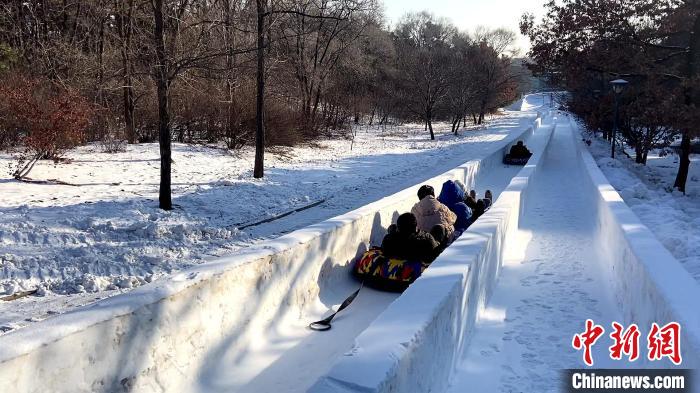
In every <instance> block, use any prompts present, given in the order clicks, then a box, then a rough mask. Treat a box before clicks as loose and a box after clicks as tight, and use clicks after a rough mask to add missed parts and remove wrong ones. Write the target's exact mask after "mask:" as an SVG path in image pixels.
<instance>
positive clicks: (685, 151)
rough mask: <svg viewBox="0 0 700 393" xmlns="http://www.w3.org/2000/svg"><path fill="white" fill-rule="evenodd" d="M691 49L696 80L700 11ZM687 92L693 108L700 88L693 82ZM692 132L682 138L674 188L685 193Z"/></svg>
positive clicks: (699, 67) (699, 59)
mask: <svg viewBox="0 0 700 393" xmlns="http://www.w3.org/2000/svg"><path fill="white" fill-rule="evenodd" d="M689 49H690V50H689V51H688V73H689V75H688V76H689V77H690V78H689V79H690V80H691V81H692V80H696V79H697V78H698V77H700V13H697V15H696V16H695V22H694V23H693V31H692V32H691V34H690V48H689ZM688 90H689V92H688V94H687V96H686V97H687V98H686V100H687V103H688V107H691V108H692V105H693V104H698V103H699V102H700V97H699V96H700V90H699V89H698V88H697V87H696V86H695V85H694V84H693V83H689V87H688ZM690 139H691V138H690V132H689V131H688V130H686V131H685V132H684V133H683V139H682V140H681V152H680V163H679V165H678V173H677V174H676V181H675V182H674V184H673V187H674V188H677V189H678V190H679V191H681V192H683V193H685V185H686V182H687V181H688V172H690Z"/></svg>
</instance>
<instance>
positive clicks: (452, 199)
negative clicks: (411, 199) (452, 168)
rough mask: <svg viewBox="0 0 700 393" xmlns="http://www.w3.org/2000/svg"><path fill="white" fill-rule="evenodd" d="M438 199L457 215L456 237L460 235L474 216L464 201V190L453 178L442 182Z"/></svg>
mask: <svg viewBox="0 0 700 393" xmlns="http://www.w3.org/2000/svg"><path fill="white" fill-rule="evenodd" d="M438 201H440V202H441V203H442V204H444V205H445V206H447V208H448V209H450V210H452V212H453V213H455V214H456V215H457V221H456V222H455V224H454V227H455V237H457V236H459V235H460V234H461V233H462V232H464V231H465V230H466V229H467V228H468V227H469V224H470V223H471V221H470V219H471V216H472V211H471V209H470V208H469V207H467V205H466V204H465V203H464V190H463V189H462V188H461V187H459V185H457V184H456V183H455V182H453V181H452V180H448V181H446V182H445V183H443V184H442V190H441V191H440V196H438Z"/></svg>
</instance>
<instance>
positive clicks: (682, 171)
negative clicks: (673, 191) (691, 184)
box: [673, 132, 690, 193]
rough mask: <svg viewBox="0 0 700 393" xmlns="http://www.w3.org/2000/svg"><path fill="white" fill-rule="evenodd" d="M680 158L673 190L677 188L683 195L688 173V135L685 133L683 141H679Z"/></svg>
mask: <svg viewBox="0 0 700 393" xmlns="http://www.w3.org/2000/svg"><path fill="white" fill-rule="evenodd" d="M680 158H681V159H680V163H679V164H678V173H677V174H676V181H675V182H674V183H673V188H677V189H678V191H680V192H683V193H685V185H686V182H687V181H688V172H689V171H690V134H689V133H687V132H685V133H683V139H681V151H680Z"/></svg>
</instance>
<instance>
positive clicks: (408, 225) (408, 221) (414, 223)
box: [396, 213, 418, 234]
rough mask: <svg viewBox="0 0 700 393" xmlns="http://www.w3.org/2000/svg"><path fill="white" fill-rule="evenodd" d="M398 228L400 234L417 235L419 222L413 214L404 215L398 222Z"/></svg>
mask: <svg viewBox="0 0 700 393" xmlns="http://www.w3.org/2000/svg"><path fill="white" fill-rule="evenodd" d="M396 226H397V227H398V230H399V233H403V234H410V233H416V231H417V230H418V220H416V216H414V215H413V213H404V214H402V215H400V216H399V218H398V219H397V220H396Z"/></svg>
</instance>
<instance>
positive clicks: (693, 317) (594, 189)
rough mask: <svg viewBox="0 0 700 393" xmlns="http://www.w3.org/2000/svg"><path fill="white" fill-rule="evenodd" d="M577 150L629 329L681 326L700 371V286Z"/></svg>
mask: <svg viewBox="0 0 700 393" xmlns="http://www.w3.org/2000/svg"><path fill="white" fill-rule="evenodd" d="M572 123H573V122H572ZM572 126H573V127H576V125H575V124H572ZM577 135H578V134H577ZM577 145H578V147H579V148H578V151H577V154H578V155H579V158H580V159H579V163H580V165H582V167H583V169H584V171H583V172H584V173H585V174H587V175H588V176H587V177H586V178H585V179H583V182H584V183H585V185H586V186H587V187H588V188H589V189H590V190H589V192H587V193H586V194H587V195H590V197H591V198H592V201H591V203H593V204H594V205H595V206H596V211H597V217H596V218H597V225H598V231H597V236H596V243H597V244H599V245H600V252H601V253H602V257H601V258H600V259H601V260H602V261H605V262H606V264H605V265H604V266H602V268H603V270H604V271H605V273H606V275H607V279H608V280H609V282H610V285H611V288H613V293H614V296H615V300H616V302H617V305H618V307H619V308H620V311H621V312H622V315H623V316H624V318H625V320H624V324H625V325H628V324H631V323H636V324H637V325H638V326H639V327H640V329H642V330H643V331H645V330H647V329H649V328H650V327H651V324H652V322H656V323H659V324H665V323H668V322H672V321H677V322H679V323H680V324H681V327H682V338H681V344H682V350H683V366H684V367H685V368H698V367H700V308H698V304H697V302H698V299H700V286H698V283H697V281H696V280H694V279H693V277H691V276H690V274H688V272H687V271H686V270H685V269H684V268H683V266H682V265H681V263H680V262H679V261H678V260H677V259H675V258H674V257H673V256H672V255H671V253H670V252H669V251H668V250H667V249H666V248H665V247H664V246H663V245H662V244H661V243H660V242H659V240H658V239H657V238H656V237H655V236H654V234H653V233H652V232H651V231H650V230H649V228H648V227H646V226H645V225H644V224H642V222H641V221H640V220H639V218H638V217H637V215H635V214H634V212H632V210H631V209H630V208H629V207H628V206H627V205H626V204H625V202H624V201H623V199H622V198H621V197H620V194H618V192H617V191H615V188H613V186H612V185H610V183H609V182H608V179H607V178H606V177H605V175H603V173H602V172H601V170H600V168H599V167H598V165H597V164H596V162H595V160H594V159H593V157H592V156H591V154H590V153H589V151H588V149H587V148H586V147H585V146H584V145H583V143H582V142H580V141H579V142H578V143H577ZM641 358H645V357H643V356H642V357H640V359H641ZM640 361H642V362H644V361H646V359H644V360H640ZM652 365H653V364H647V366H652Z"/></svg>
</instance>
